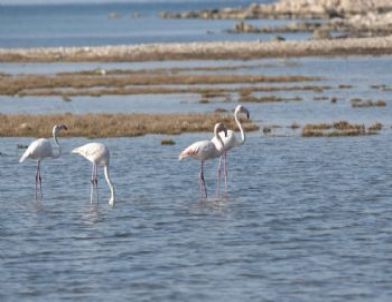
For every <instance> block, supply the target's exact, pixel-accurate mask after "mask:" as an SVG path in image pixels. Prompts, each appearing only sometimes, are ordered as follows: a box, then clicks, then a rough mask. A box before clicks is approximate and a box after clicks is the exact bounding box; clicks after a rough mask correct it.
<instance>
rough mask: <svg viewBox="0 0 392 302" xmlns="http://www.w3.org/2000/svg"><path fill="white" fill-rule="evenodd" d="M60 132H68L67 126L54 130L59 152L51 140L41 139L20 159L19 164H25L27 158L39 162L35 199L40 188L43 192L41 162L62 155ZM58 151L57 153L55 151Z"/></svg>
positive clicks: (56, 126)
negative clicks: (59, 140) (58, 137)
mask: <svg viewBox="0 0 392 302" xmlns="http://www.w3.org/2000/svg"><path fill="white" fill-rule="evenodd" d="M60 130H67V126H65V125H55V126H54V127H53V130H52V135H53V139H54V143H55V146H56V147H57V150H56V149H54V148H53V147H52V144H51V143H50V141H49V139H47V138H39V139H37V140H35V141H33V142H31V143H30V145H29V147H28V148H27V149H26V151H25V152H24V153H23V155H22V157H21V158H20V159H19V162H20V163H22V162H24V161H25V160H26V159H27V158H31V159H35V160H37V173H36V174H35V197H36V198H37V194H38V188H39V190H40V192H41V194H42V191H41V183H42V177H41V169H40V164H41V161H42V160H43V159H45V158H58V157H59V156H60V155H61V147H60V145H59V142H58V140H57V133H58V132H59V131H60ZM55 150H56V151H55Z"/></svg>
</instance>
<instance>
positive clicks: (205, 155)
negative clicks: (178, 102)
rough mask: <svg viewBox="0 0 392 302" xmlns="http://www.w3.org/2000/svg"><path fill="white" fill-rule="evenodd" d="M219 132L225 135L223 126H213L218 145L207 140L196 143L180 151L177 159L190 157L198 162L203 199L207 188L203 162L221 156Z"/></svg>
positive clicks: (221, 144) (219, 124)
mask: <svg viewBox="0 0 392 302" xmlns="http://www.w3.org/2000/svg"><path fill="white" fill-rule="evenodd" d="M221 131H222V132H224V133H225V134H226V133H227V129H226V127H225V125H223V124H222V123H217V124H215V127H214V137H215V138H216V139H217V142H219V144H220V145H219V144H214V143H213V142H211V141H209V140H204V141H198V142H195V143H193V144H192V145H190V146H188V147H187V148H185V150H184V151H182V152H181V153H180V155H179V157H178V159H179V160H182V159H184V158H186V157H192V158H194V159H198V160H200V175H199V178H200V191H201V192H202V191H203V189H204V195H205V198H207V188H206V183H205V180H204V161H206V160H209V159H213V158H217V157H219V156H221V155H222V153H223V151H224V149H223V146H224V145H223V141H222V138H221V136H218V133H219V132H221Z"/></svg>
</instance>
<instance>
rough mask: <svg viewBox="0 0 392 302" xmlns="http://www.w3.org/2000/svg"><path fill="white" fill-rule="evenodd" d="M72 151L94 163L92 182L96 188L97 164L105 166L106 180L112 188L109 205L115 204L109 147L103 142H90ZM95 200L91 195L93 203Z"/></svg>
mask: <svg viewBox="0 0 392 302" xmlns="http://www.w3.org/2000/svg"><path fill="white" fill-rule="evenodd" d="M71 153H76V154H79V155H81V156H83V157H84V158H86V159H87V160H89V161H90V162H92V164H93V171H92V175H91V183H92V188H93V189H94V188H96V187H97V185H98V178H97V166H98V165H101V166H103V168H104V170H103V172H104V175H105V179H106V182H107V184H108V186H109V189H110V193H111V196H110V199H109V205H110V206H112V207H113V206H114V187H113V184H112V180H111V178H110V174H109V162H110V152H109V148H108V147H106V146H105V145H104V144H102V143H88V144H85V145H83V146H80V147H78V148H75V149H73V150H72V152H71ZM92 202H93V198H92V195H91V203H92Z"/></svg>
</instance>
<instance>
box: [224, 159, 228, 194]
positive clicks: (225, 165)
mask: <svg viewBox="0 0 392 302" xmlns="http://www.w3.org/2000/svg"><path fill="white" fill-rule="evenodd" d="M223 170H224V173H225V192H227V176H228V172H227V152H225V153H223Z"/></svg>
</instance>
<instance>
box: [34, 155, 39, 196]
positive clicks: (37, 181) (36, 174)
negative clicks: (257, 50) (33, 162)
mask: <svg viewBox="0 0 392 302" xmlns="http://www.w3.org/2000/svg"><path fill="white" fill-rule="evenodd" d="M38 183H39V160H38V161H37V172H36V173H35V199H36V200H37V199H38Z"/></svg>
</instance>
